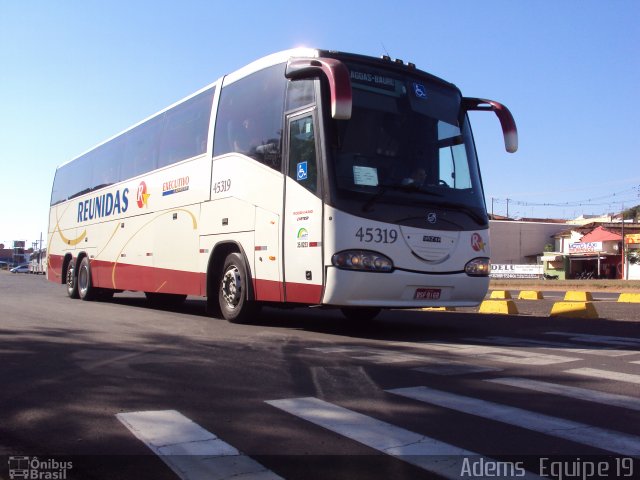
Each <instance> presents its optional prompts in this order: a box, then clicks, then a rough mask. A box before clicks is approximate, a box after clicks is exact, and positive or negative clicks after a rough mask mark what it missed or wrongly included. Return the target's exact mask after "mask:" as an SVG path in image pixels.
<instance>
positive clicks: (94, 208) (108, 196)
mask: <svg viewBox="0 0 640 480" xmlns="http://www.w3.org/2000/svg"><path fill="white" fill-rule="evenodd" d="M128 208H129V189H128V188H125V189H124V190H122V192H121V191H120V190H116V192H115V193H111V192H109V193H103V194H102V195H99V196H96V197H93V198H89V199H88V200H85V201H83V202H78V223H82V222H87V221H90V220H96V219H98V218H105V217H110V216H111V215H120V214H122V213H125V212H126V211H127V209H128Z"/></svg>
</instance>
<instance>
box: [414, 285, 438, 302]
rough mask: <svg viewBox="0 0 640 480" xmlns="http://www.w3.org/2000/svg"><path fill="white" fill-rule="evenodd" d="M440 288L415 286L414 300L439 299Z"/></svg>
mask: <svg viewBox="0 0 640 480" xmlns="http://www.w3.org/2000/svg"><path fill="white" fill-rule="evenodd" d="M441 293H442V290H441V289H440V288H417V289H416V295H415V297H414V298H415V299H416V300H439V299H440V294H441Z"/></svg>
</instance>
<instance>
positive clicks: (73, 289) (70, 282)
mask: <svg viewBox="0 0 640 480" xmlns="http://www.w3.org/2000/svg"><path fill="white" fill-rule="evenodd" d="M75 265H76V264H75V262H74V261H73V260H71V261H70V262H69V265H68V266H67V295H69V298H79V295H78V277H77V276H76V267H75Z"/></svg>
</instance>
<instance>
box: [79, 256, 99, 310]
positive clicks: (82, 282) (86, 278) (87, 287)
mask: <svg viewBox="0 0 640 480" xmlns="http://www.w3.org/2000/svg"><path fill="white" fill-rule="evenodd" d="M76 283H77V288H78V296H79V297H80V300H93V299H94V298H95V296H96V290H97V289H96V287H94V286H93V280H92V279H91V265H90V263H89V257H83V258H82V261H81V262H80V267H79V268H78V274H77V276H76Z"/></svg>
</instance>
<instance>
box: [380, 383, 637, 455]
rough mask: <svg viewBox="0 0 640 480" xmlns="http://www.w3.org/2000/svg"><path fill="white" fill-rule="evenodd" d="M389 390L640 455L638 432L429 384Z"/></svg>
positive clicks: (434, 403) (503, 421) (485, 416)
mask: <svg viewBox="0 0 640 480" xmlns="http://www.w3.org/2000/svg"><path fill="white" fill-rule="evenodd" d="M387 391H388V392H390V393H393V394H396V395H401V396H403V397H407V398H411V399H414V400H417V401H420V402H424V403H428V404H431V405H438V406H440V407H443V408H448V409H451V410H457V411H459V412H463V413H468V414H471V415H476V416H478V417H482V418H487V419H489V420H495V421H498V422H502V423H506V424H508V425H514V426H516V427H520V428H526V429H528V430H532V431H534V432H540V433H543V434H546V435H551V436H554V437H558V438H563V439H565V440H570V441H572V442H577V443H581V444H583V445H589V446H592V447H595V448H599V449H602V450H607V451H610V452H614V453H618V454H620V455H640V437H637V436H635V435H630V434H626V433H621V432H616V431H613V430H608V429H604V428H599V427H594V426H591V425H587V424H584V423H579V422H574V421H572V420H564V419H562V418H557V417H552V416H549V415H545V414H542V413H535V412H530V411H528V410H523V409H521V408H517V407H511V406H508V405H502V404H499V403H493V402H489V401H486V400H480V399H477V398H472V397H465V396H462V395H457V394H454V393H448V392H443V391H440V390H434V389H432V388H428V387H412V388H398V389H394V390H387Z"/></svg>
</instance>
